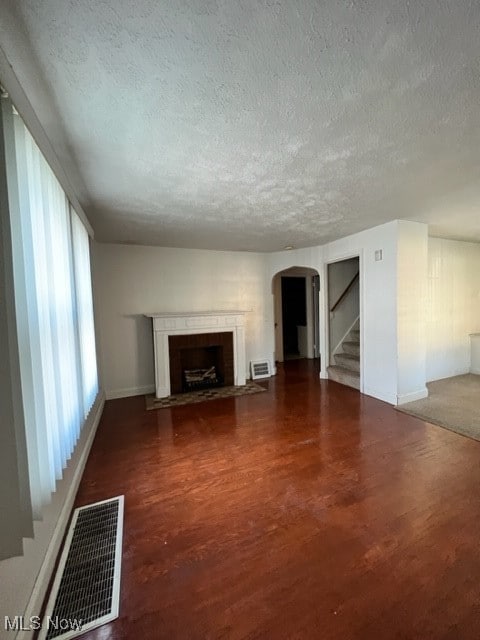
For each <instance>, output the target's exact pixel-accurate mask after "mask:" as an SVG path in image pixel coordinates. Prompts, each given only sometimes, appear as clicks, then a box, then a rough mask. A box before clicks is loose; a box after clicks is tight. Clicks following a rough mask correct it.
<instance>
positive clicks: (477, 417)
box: [397, 373, 480, 440]
mask: <svg viewBox="0 0 480 640" xmlns="http://www.w3.org/2000/svg"><path fill="white" fill-rule="evenodd" d="M427 387H428V394H429V395H428V398H425V399H424V400H417V401H416V402H409V403H408V404H404V405H401V406H399V407H397V409H398V411H403V413H408V414H410V415H412V416H415V417H417V418H421V419H422V420H426V421H427V422H431V423H433V424H437V425H439V426H440V427H444V428H445V429H449V430H450V431H455V433H459V434H461V435H462V436H467V437H469V438H473V439H474V440H480V376H477V375H473V374H472V373H467V374H466V375H463V376H455V377H454V378H446V379H445V380H438V381H437V382H430V383H429V384H428V385H427Z"/></svg>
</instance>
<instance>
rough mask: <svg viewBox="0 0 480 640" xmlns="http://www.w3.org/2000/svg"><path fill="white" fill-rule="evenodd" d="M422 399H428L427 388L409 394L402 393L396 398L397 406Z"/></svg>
mask: <svg viewBox="0 0 480 640" xmlns="http://www.w3.org/2000/svg"><path fill="white" fill-rule="evenodd" d="M423 398H428V389H427V387H423V389H418V391H411V392H410V393H404V394H402V395H400V396H397V405H401V404H407V403H408V402H415V400H423Z"/></svg>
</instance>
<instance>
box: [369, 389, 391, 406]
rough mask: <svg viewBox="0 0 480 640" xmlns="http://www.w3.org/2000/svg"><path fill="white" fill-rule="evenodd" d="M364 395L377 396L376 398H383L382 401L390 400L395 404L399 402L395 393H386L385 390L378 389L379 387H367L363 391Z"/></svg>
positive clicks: (389, 402) (389, 401)
mask: <svg viewBox="0 0 480 640" xmlns="http://www.w3.org/2000/svg"><path fill="white" fill-rule="evenodd" d="M363 393H364V395H366V396H371V397H372V398H375V400H382V402H388V404H391V405H393V406H395V405H396V404H397V396H396V395H394V394H393V393H385V392H384V391H378V390H377V389H373V388H371V387H367V386H366V387H365V389H364V391H363Z"/></svg>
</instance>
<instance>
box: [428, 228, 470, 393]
mask: <svg viewBox="0 0 480 640" xmlns="http://www.w3.org/2000/svg"><path fill="white" fill-rule="evenodd" d="M427 301H428V305H427V342H426V343H427V358H426V360H427V380H428V381H431V380H439V379H441V378H447V377H450V376H456V375H460V374H463V373H467V372H468V371H469V369H470V340H469V334H470V333H475V332H478V331H480V244H474V243H469V242H457V241H454V240H443V239H440V238H429V241H428V289H427Z"/></svg>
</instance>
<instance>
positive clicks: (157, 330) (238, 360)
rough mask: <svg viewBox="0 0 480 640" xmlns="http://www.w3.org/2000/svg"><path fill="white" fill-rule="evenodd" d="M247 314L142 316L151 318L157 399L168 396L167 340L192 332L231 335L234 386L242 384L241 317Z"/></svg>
mask: <svg viewBox="0 0 480 640" xmlns="http://www.w3.org/2000/svg"><path fill="white" fill-rule="evenodd" d="M246 313H247V311H179V312H176V313H175V312H171V311H167V312H158V313H146V314H145V316H146V317H147V318H151V319H152V325H153V345H154V351H155V389H156V396H157V398H166V397H168V396H169V395H170V390H171V386H170V362H169V346H168V337H169V336H171V335H172V336H173V335H182V334H183V335H192V334H195V333H215V332H225V331H230V332H232V333H233V352H234V358H233V364H234V384H235V385H244V384H245V382H246V357H245V314H246Z"/></svg>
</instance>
